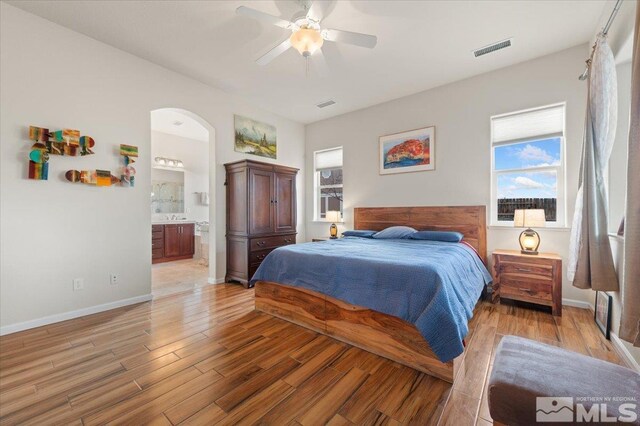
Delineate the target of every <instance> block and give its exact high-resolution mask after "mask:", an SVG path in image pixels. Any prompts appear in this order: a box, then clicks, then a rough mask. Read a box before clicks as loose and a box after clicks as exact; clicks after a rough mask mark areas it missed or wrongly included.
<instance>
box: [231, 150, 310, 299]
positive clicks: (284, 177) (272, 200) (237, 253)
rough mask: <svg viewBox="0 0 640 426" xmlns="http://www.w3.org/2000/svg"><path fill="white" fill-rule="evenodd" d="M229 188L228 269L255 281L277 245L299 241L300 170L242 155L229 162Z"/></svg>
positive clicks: (240, 279) (240, 278) (234, 277)
mask: <svg viewBox="0 0 640 426" xmlns="http://www.w3.org/2000/svg"><path fill="white" fill-rule="evenodd" d="M224 167H225V169H226V174H227V175H226V181H225V185H226V187H227V218H226V219H227V274H226V276H225V280H226V281H227V282H230V281H238V282H240V283H242V284H243V285H244V286H245V287H247V288H248V287H249V280H251V277H252V276H253V274H254V273H255V272H256V270H257V269H258V266H260V263H261V262H262V260H263V259H264V258H265V257H267V254H269V252H271V251H272V250H273V249H275V248H277V247H280V246H285V245H288V244H295V242H296V212H297V206H296V175H297V173H298V169H295V168H293V167H286V166H279V165H276V164H269V163H262V162H259V161H253V160H242V161H236V162H234V163H228V164H225V165H224Z"/></svg>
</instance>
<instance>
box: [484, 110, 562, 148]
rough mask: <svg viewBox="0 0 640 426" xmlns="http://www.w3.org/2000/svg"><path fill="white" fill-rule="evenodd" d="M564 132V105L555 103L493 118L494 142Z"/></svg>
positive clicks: (492, 131)
mask: <svg viewBox="0 0 640 426" xmlns="http://www.w3.org/2000/svg"><path fill="white" fill-rule="evenodd" d="M563 132H564V105H554V106H551V107H545V108H540V109H535V110H532V111H525V112H520V113H514V114H509V115H503V116H500V117H494V118H492V119H491V135H492V142H493V143H497V142H505V141H514V140H519V139H527V138H530V137H535V136H542V135H559V136H562V134H563Z"/></svg>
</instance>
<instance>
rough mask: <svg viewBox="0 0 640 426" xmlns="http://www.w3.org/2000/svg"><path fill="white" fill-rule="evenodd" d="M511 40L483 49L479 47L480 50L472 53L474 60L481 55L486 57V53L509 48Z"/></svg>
mask: <svg viewBox="0 0 640 426" xmlns="http://www.w3.org/2000/svg"><path fill="white" fill-rule="evenodd" d="M512 40H513V39H511V38H508V39H506V40H502V41H499V42H497V43H493V44H490V45H488V46H485V47H481V48H480V49H476V50H474V51H473V56H475V57H476V58H477V57H479V56H482V55H486V54H487V53H491V52H495V51H496V50H500V49H504V48H505V47H509V46H511V41H512Z"/></svg>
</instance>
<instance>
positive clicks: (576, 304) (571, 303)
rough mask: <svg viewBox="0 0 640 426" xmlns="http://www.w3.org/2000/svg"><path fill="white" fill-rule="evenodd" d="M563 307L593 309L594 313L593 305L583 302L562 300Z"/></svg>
mask: <svg viewBox="0 0 640 426" xmlns="http://www.w3.org/2000/svg"><path fill="white" fill-rule="evenodd" d="M562 306H573V307H576V308H582V309H591V310H592V311H593V306H592V305H591V303H589V302H585V301H582V300H574V299H562Z"/></svg>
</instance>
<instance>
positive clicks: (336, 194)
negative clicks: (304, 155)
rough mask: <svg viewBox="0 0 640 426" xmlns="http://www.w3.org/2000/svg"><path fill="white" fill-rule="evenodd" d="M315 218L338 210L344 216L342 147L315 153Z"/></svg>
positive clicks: (319, 218)
mask: <svg viewBox="0 0 640 426" xmlns="http://www.w3.org/2000/svg"><path fill="white" fill-rule="evenodd" d="M313 170H314V180H315V185H314V187H315V190H314V192H315V210H314V211H315V220H325V219H326V217H327V212H328V211H332V210H337V211H339V212H340V216H341V217H342V199H343V197H342V147H339V148H332V149H325V150H323V151H316V152H314V153H313Z"/></svg>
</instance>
